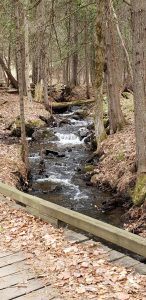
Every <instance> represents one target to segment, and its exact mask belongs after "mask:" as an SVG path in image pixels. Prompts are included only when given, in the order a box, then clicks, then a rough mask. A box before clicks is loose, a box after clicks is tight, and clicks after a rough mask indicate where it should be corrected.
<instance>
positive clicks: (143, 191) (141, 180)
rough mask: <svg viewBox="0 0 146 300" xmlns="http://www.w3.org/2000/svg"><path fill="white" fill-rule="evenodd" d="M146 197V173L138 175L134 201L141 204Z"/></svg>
mask: <svg viewBox="0 0 146 300" xmlns="http://www.w3.org/2000/svg"><path fill="white" fill-rule="evenodd" d="M145 198H146V174H141V175H139V176H138V177H137V181H136V186H135V189H134V192H133V193H132V201H133V203H134V204H135V205H141V204H142V203H143V202H144V200H145Z"/></svg>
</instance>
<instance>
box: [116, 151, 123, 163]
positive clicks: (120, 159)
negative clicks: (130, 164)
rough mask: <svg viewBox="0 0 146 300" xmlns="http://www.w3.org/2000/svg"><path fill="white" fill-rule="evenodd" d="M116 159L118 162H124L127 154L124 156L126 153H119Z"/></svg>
mask: <svg viewBox="0 0 146 300" xmlns="http://www.w3.org/2000/svg"><path fill="white" fill-rule="evenodd" d="M116 159H117V160H118V161H123V160H124V159H125V154H124V152H122V151H121V152H119V153H118V154H117V156H116Z"/></svg>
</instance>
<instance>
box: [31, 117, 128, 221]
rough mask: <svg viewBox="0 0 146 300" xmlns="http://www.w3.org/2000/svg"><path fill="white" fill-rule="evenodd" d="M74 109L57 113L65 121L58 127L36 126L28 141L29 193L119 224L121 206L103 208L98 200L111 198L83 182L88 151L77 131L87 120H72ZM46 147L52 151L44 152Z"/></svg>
mask: <svg viewBox="0 0 146 300" xmlns="http://www.w3.org/2000/svg"><path fill="white" fill-rule="evenodd" d="M74 114H75V112H74V111H73V112H71V113H68V114H62V115H58V118H60V120H63V119H65V120H67V122H66V123H67V124H63V126H61V127H55V128H47V129H41V130H40V129H39V130H38V132H36V140H35V141H30V143H29V145H30V147H29V161H30V165H31V175H32V191H31V194H33V195H37V196H38V197H41V198H43V199H44V200H46V201H51V202H53V203H56V204H59V205H61V206H64V207H67V208H69V209H72V210H74V211H78V212H80V213H83V214H86V215H89V216H91V217H93V218H96V219H99V220H103V221H105V222H108V223H110V224H114V225H117V226H121V221H120V217H121V215H122V214H123V209H122V208H116V209H114V210H112V211H106V212H105V211H103V210H102V203H103V202H105V201H108V200H111V198H112V197H111V196H110V195H109V194H107V193H103V192H101V191H99V190H98V189H97V188H96V187H93V186H89V185H87V182H86V181H85V180H84V176H85V174H84V175H83V172H81V169H82V168H83V166H84V164H85V161H86V160H87V159H88V158H89V157H90V156H91V154H92V152H91V150H89V148H88V147H87V145H86V144H85V143H84V139H82V140H81V138H80V136H79V130H86V128H87V125H88V124H89V123H91V122H92V121H91V120H75V119H74ZM47 149H49V150H51V151H55V152H53V153H52V152H50V153H49V151H48V153H47V155H44V154H42V153H44V152H45V151H47Z"/></svg>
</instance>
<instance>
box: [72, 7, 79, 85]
mask: <svg viewBox="0 0 146 300" xmlns="http://www.w3.org/2000/svg"><path fill="white" fill-rule="evenodd" d="M72 85H73V86H77V85H78V18H77V13H76V12H75V13H74V16H73V54H72Z"/></svg>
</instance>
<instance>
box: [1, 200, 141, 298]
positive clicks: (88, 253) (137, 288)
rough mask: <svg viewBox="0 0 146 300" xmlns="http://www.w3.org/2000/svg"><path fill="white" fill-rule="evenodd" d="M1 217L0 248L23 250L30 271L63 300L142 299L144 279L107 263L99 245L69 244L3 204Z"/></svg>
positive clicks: (51, 229) (56, 231) (53, 230)
mask: <svg viewBox="0 0 146 300" xmlns="http://www.w3.org/2000/svg"><path fill="white" fill-rule="evenodd" d="M0 216H1V220H2V221H1V226H2V228H3V231H0V240H1V247H3V248H7V249H8V248H10V247H11V249H12V250H19V249H21V250H23V251H25V253H26V254H27V256H28V258H29V259H28V263H29V264H30V265H31V267H32V268H33V270H34V271H35V272H36V273H37V275H39V276H41V277H42V278H43V279H44V280H45V282H49V283H51V284H53V285H54V286H56V287H57V288H58V289H59V293H60V295H62V296H63V299H64V300H69V299H70V300H73V299H78V300H84V299H85V298H86V299H93V300H97V299H98V300H99V299H101V300H102V299H104V300H105V299H108V300H109V299H113V300H117V299H123V300H124V299H125V300H127V299H129V300H135V299H137V300H141V299H142V300H143V299H145V298H142V297H141V295H144V292H145V290H146V285H145V276H140V275H136V274H133V273H132V272H131V271H130V270H127V269H125V268H124V267H121V266H116V265H112V264H110V263H108V261H107V260H106V257H107V254H106V253H105V252H104V250H102V248H101V245H100V244H99V243H93V242H92V241H91V242H88V243H81V244H73V243H72V242H68V241H67V240H66V239H65V238H64V234H63V229H56V228H54V227H52V226H51V225H49V224H47V223H44V222H42V221H40V220H38V219H36V218H34V217H33V216H31V215H28V214H27V213H25V212H24V211H22V210H16V209H12V208H10V207H9V206H8V204H6V203H0ZM144 297H145V296H144Z"/></svg>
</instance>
